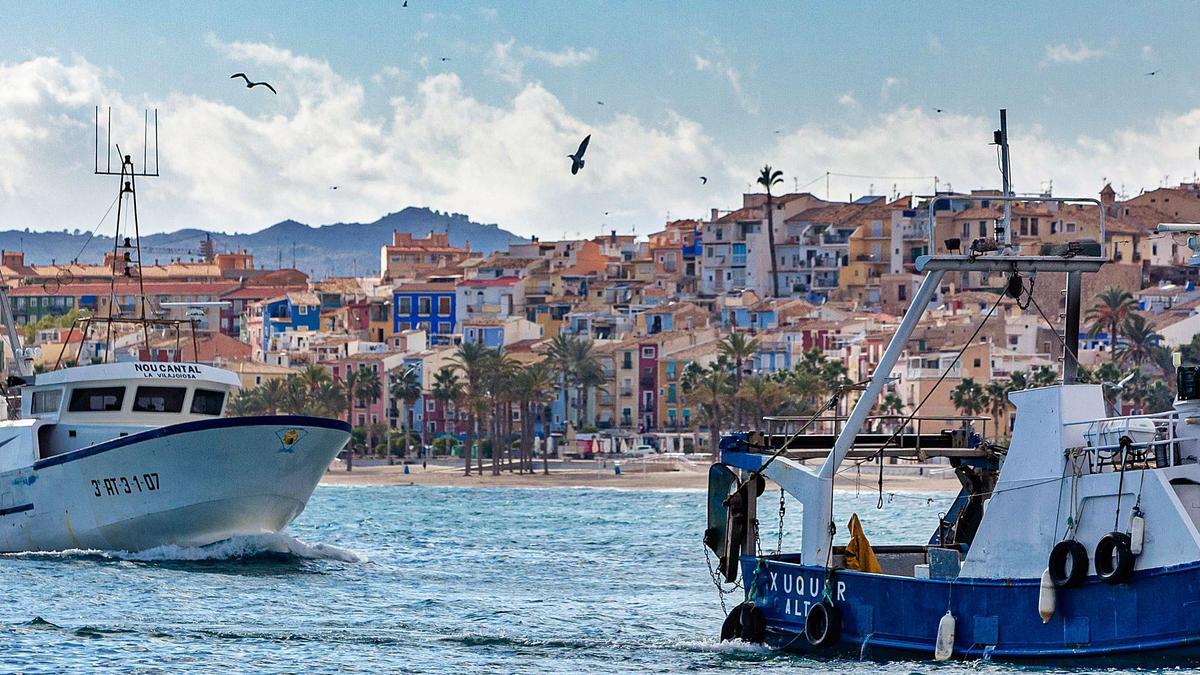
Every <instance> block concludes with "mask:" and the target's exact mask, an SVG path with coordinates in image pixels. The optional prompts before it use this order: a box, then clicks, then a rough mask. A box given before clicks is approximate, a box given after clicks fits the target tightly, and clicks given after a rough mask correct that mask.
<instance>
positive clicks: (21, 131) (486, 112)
mask: <svg viewBox="0 0 1200 675" xmlns="http://www.w3.org/2000/svg"><path fill="white" fill-rule="evenodd" d="M212 44H213V46H214V48H215V49H217V50H219V51H220V53H222V54H224V55H226V56H228V57H229V58H230V59H231V60H232V61H235V62H236V63H237V64H238V65H237V67H238V68H239V69H244V70H246V71H247V73H249V74H252V75H253V76H254V77H256V78H262V79H267V80H269V81H271V82H272V83H273V84H274V85H275V86H276V88H277V89H278V90H279V95H278V96H271V95H270V94H269V92H263V90H261V89H256V90H253V91H250V90H247V89H245V87H243V86H241V85H239V84H238V83H229V90H228V93H227V94H223V95H222V99H221V100H218V99H212V98H206V97H204V96H200V95H195V94H190V93H186V92H173V93H169V94H165V95H161V96H148V95H145V94H143V93H141V92H136V91H127V90H124V89H123V87H125V86H126V85H125V81H124V80H123V79H122V78H121V73H120V72H109V71H106V70H105V69H103V68H100V67H98V66H96V65H94V64H90V63H88V62H86V61H83V60H80V59H76V60H63V59H60V58H44V57H43V58H31V59H28V60H26V61H22V62H15V63H3V64H0V118H2V119H4V120H5V123H4V124H3V125H0V155H2V156H3V157H4V158H5V161H4V162H2V163H0V228H4V229H8V228H24V227H27V226H28V227H33V228H36V229H62V228H63V227H69V228H72V229H73V228H76V227H78V228H82V229H89V228H91V226H92V225H93V224H94V223H95V222H96V219H97V218H98V217H99V216H100V214H101V213H103V211H104V209H105V208H106V207H107V205H108V204H109V202H111V201H112V198H113V196H114V194H115V188H116V185H115V182H116V181H115V180H113V179H104V178H96V177H94V176H92V175H91V169H92V166H91V163H92V158H91V156H90V154H91V153H90V152H89V151H88V150H87V148H88V146H89V145H90V144H91V143H92V133H93V130H92V115H93V105H95V104H96V103H97V102H101V103H105V104H111V105H112V106H113V116H114V123H115V127H116V128H115V130H114V140H116V141H118V142H120V143H121V145H122V150H124V151H126V152H130V153H131V154H134V155H135V157H136V156H138V155H139V154H140V144H141V124H140V122H141V115H142V109H143V107H146V106H150V107H157V108H158V109H159V117H160V120H161V125H162V126H161V131H160V140H161V142H162V152H161V159H162V171H163V176H162V177H161V178H156V179H151V180H147V181H143V182H140V183H139V186H140V187H141V188H142V195H140V199H139V208H140V211H141V213H140V215H141V222H142V224H143V227H144V228H145V229H146V231H161V230H170V229H178V228H181V227H201V228H210V229H215V230H222V231H249V230H257V229H260V228H262V227H264V226H266V225H269V224H271V223H274V222H277V221H279V220H282V219H284V218H295V219H297V220H300V221H302V222H307V223H312V224H318V223H328V222H338V221H369V220H374V219H376V218H378V217H379V216H380V215H382V214H384V213H388V212H391V211H396V210H398V209H400V208H403V207H405V206H409V205H427V206H430V207H432V208H436V209H440V210H448V211H455V212H465V213H469V214H471V216H472V217H474V218H475V219H476V220H480V221H484V222H497V223H499V224H500V225H501V226H503V227H506V228H510V229H514V230H516V231H518V232H520V233H522V234H533V233H539V234H543V235H545V236H547V237H553V236H559V235H562V234H563V233H568V232H575V231H584V232H589V231H596V230H598V228H599V225H600V223H602V222H606V221H607V222H608V223H609V224H610V227H618V228H619V229H621V231H626V232H627V231H629V230H628V227H629V226H632V225H634V224H636V225H637V227H638V231H639V232H646V231H647V228H654V227H657V226H658V225H659V224H660V223H661V222H662V219H663V216H664V214H665V213H666V212H667V211H670V212H671V214H672V215H673V216H676V217H680V216H683V217H687V216H693V217H695V216H703V215H704V214H705V213H707V209H708V208H710V207H722V208H728V207H730V206H735V205H736V204H737V203H738V200H739V197H738V195H739V194H740V191H741V190H742V189H743V188H744V187H745V184H746V182H748V181H751V180H753V176H754V175H755V173H756V170H757V168H758V167H759V166H761V165H762V163H763V161H764V160H765V159H766V160H769V161H770V163H771V164H772V165H773V166H777V167H778V168H780V169H782V170H783V171H784V172H785V174H787V176H786V179H785V180H786V181H787V184H791V180H792V179H793V178H799V179H800V180H801V181H802V182H803V181H806V180H809V179H811V178H814V177H816V176H817V175H818V174H819V173H822V172H824V171H826V170H831V171H834V172H839V173H849V174H864V175H880V176H931V175H935V174H936V175H937V176H939V178H940V181H941V185H942V186H943V187H944V186H945V185H946V183H952V184H953V186H954V187H955V188H957V189H962V190H966V189H970V188H973V187H990V188H995V187H996V186H997V185H998V183H999V176H998V174H997V172H996V169H995V154H994V148H992V147H991V146H989V145H988V143H989V141H990V140H991V132H992V129H993V128H994V124H995V122H994V120H992V119H991V118H990V117H987V118H985V117H981V116H971V115H960V114H948V113H943V114H940V115H938V114H934V113H932V112H931V111H925V110H923V109H917V108H907V107H900V108H898V109H894V110H892V111H891V112H887V113H882V114H869V115H867V116H865V117H859V116H857V115H856V116H855V122H854V124H853V125H851V124H843V123H839V122H828V121H823V122H820V123H816V122H814V123H810V124H807V125H803V126H801V127H799V128H798V129H795V130H794V131H790V132H789V133H786V134H781V135H778V136H774V135H772V141H771V142H772V145H771V146H770V147H765V148H764V147H749V148H742V147H740V146H737V147H724V146H723V145H722V144H721V143H720V142H719V141H718V139H714V138H712V137H711V136H710V135H709V134H708V133H707V132H706V131H705V129H704V128H702V127H701V126H700V125H699V124H698V123H697V122H695V121H693V120H690V119H687V118H685V117H682V116H679V115H677V114H674V113H672V112H669V111H668V112H665V113H664V114H663V115H662V116H661V117H660V118H655V119H652V120H643V119H638V118H636V117H633V116H630V115H627V114H616V115H614V116H613V117H611V118H608V117H605V118H604V122H603V123H602V124H592V123H590V122H587V121H585V120H584V119H581V118H580V117H578V116H576V115H574V114H572V113H571V112H570V111H569V110H567V109H566V108H565V107H564V105H563V103H562V102H561V101H560V100H559V99H558V98H557V97H556V96H555V95H554V93H553V92H551V91H549V90H547V89H546V88H545V87H544V86H542V85H540V84H537V83H526V84H523V85H522V86H520V87H519V88H518V89H517V90H516V91H515V92H514V93H513V94H512V95H511V97H510V98H507V99H503V100H500V101H491V100H489V101H486V102H485V101H483V100H480V99H479V98H476V97H475V96H474V95H473V94H472V93H471V92H470V91H469V90H467V88H466V87H465V85H464V83H463V82H462V80H460V79H459V77H458V76H456V75H454V74H449V73H434V74H427V75H420V74H417V75H412V74H410V75H409V76H408V78H407V79H405V80H404V81H403V83H401V84H398V85H397V86H395V87H393V89H394V90H395V91H397V92H401V93H400V94H399V95H396V96H395V97H393V98H391V99H388V100H383V101H381V100H378V99H377V98H372V97H379V96H380V95H381V94H380V92H379V90H378V89H377V88H376V87H364V86H363V85H362V84H360V83H359V82H358V81H356V80H354V79H351V78H347V77H345V76H344V75H342V74H340V73H338V72H336V71H335V70H334V69H333V68H332V67H331V66H330V65H329V64H328V63H325V62H324V61H321V60H318V59H313V58H310V57H307V56H304V55H301V54H296V53H293V52H291V51H289V50H286V49H281V48H278V47H273V46H269V45H261V44H251V43H222V42H220V41H217V40H215V39H214V40H213V41H212ZM702 58H703V59H705V60H706V61H707V62H709V63H710V65H709V66H707V67H709V68H712V67H714V66H713V65H711V64H712V63H715V62H716V61H715V59H709V58H708V57H707V56H705V57H702ZM381 72H382V71H381ZM418 73H419V71H418ZM848 93H849V92H848ZM849 95H850V96H851V97H853V94H852V93H849ZM831 104H832V102H831ZM381 109H382V110H383V113H382V114H381V113H380V110H381ZM589 133H590V134H592V143H591V146H590V147H589V149H588V163H587V167H586V168H585V169H584V170H583V171H582V172H581V173H580V174H579V175H578V176H572V175H571V174H570V171H569V170H568V160H567V158H566V155H567V154H568V153H569V152H571V151H572V150H574V148H575V146H576V145H577V144H578V142H579V139H581V138H582V137H583V136H584V135H586V134H589ZM1197 137H1200V108H1197V109H1196V110H1192V111H1187V112H1184V113H1180V114H1163V115H1161V116H1160V117H1158V118H1156V119H1152V120H1149V121H1147V122H1146V123H1144V124H1139V125H1138V126H1137V127H1133V128H1125V129H1118V130H1114V131H1113V132H1111V133H1108V134H1105V135H1103V136H1098V137H1091V136H1078V137H1075V138H1066V139H1063V138H1057V137H1052V136H1050V135H1048V134H1047V132H1046V131H1045V130H1043V129H1040V128H1038V127H1036V126H1033V127H1031V126H1028V125H1027V124H1022V121H1021V120H1014V124H1013V128H1012V147H1013V167H1014V182H1015V187H1016V189H1017V190H1019V191H1025V190H1036V189H1038V188H1039V187H1040V185H1041V183H1042V181H1044V180H1047V179H1054V182H1055V188H1056V191H1057V192H1058V193H1059V194H1084V195H1088V194H1095V193H1096V192H1097V190H1098V189H1099V188H1100V186H1101V185H1102V181H1101V179H1102V178H1104V177H1108V179H1109V180H1111V181H1112V182H1113V185H1114V186H1117V185H1121V184H1124V185H1125V186H1126V190H1128V191H1129V192H1131V193H1133V194H1136V193H1137V189H1138V188H1139V187H1142V186H1145V187H1152V186H1156V185H1158V184H1159V182H1160V180H1161V178H1162V176H1163V175H1172V176H1182V175H1191V171H1192V168H1193V167H1194V164H1195V156H1194V154H1193V153H1194V152H1195V148H1194V146H1188V145H1186V144H1181V143H1179V139H1180V138H1197ZM663 167H669V170H663ZM697 176H707V177H708V178H709V182H708V185H707V186H701V185H700V183H699V181H698V180H697V179H696V177H697ZM872 182H873V183H874V191H875V192H876V193H887V192H889V191H890V189H891V185H892V183H897V184H898V187H899V188H900V189H901V190H902V191H909V190H912V191H916V192H925V191H928V190H929V189H931V188H932V187H933V186H932V184H931V181H927V180H926V181H898V180H894V179H850V178H841V177H833V178H832V180H831V196H833V197H835V198H843V199H844V198H845V197H846V196H847V194H848V193H850V192H853V193H855V194H856V195H861V194H864V193H866V192H867V189H868V186H869V184H870V183H872ZM329 185H339V186H340V188H341V189H339V190H338V191H337V192H331V191H330V190H329V189H328V186H329ZM817 191H818V192H821V188H820V187H818V188H817ZM64 194H67V195H71V199H63V197H62V195H64ZM605 211H609V212H610V213H611V214H624V215H622V216H621V218H620V220H619V221H617V220H615V216H610V218H609V219H605V218H604V216H603V213H604V212H605Z"/></svg>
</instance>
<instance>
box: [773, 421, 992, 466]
mask: <svg viewBox="0 0 1200 675" xmlns="http://www.w3.org/2000/svg"><path fill="white" fill-rule="evenodd" d="M846 419H847V418H846V417H844V416H840V415H822V416H821V417H817V418H815V419H812V418H810V417H803V416H778V415H777V416H769V417H764V418H763V421H764V422H766V428H765V430H764V431H763V432H762V433H761V435H759V434H757V433H756V434H754V436H755V438H754V439H751V445H752V446H756V447H759V448H763V449H764V450H765V449H772V450H778V449H779V448H783V447H784V446H785V444H787V448H788V450H787V456H788V457H790V458H792V459H797V460H801V461H802V460H807V459H821V458H824V457H826V456H827V455H828V454H829V452H830V451H831V450H832V449H833V447H834V445H835V443H836V442H837V439H838V436H839V434H841V433H842V429H843V426H844V424H845V422H846ZM989 422H991V418H989V417H986V416H981V415H955V416H943V415H928V416H919V417H918V416H913V417H909V416H907V415H873V416H871V417H869V418H868V420H867V423H866V424H865V425H864V428H863V430H862V431H860V432H859V433H858V434H857V435H856V437H855V439H854V444H853V447H852V448H851V450H850V452H849V454H848V455H847V457H848V458H849V459H860V460H861V459H868V458H874V459H878V458H880V457H887V458H890V459H915V460H917V461H924V460H927V459H928V458H930V457H976V456H984V455H990V454H992V453H994V449H993V448H991V447H990V446H987V447H985V444H984V443H983V439H984V438H986V429H987V424H988V423H989ZM806 424H807V426H805V425H806ZM801 428H803V429H804V431H803V433H799V434H797V432H799V431H800V429H801Z"/></svg>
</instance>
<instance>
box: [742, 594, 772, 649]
mask: <svg viewBox="0 0 1200 675" xmlns="http://www.w3.org/2000/svg"><path fill="white" fill-rule="evenodd" d="M741 638H742V642H748V643H750V644H753V645H759V644H762V643H763V640H765V639H767V617H766V615H764V614H763V611H762V610H761V609H759V608H758V607H757V606H756V605H755V604H754V603H753V602H745V603H742V630H741Z"/></svg>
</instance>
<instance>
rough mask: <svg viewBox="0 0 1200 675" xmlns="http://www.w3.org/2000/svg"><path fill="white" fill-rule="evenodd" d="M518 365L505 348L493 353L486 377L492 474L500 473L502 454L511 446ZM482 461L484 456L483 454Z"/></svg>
mask: <svg viewBox="0 0 1200 675" xmlns="http://www.w3.org/2000/svg"><path fill="white" fill-rule="evenodd" d="M517 368H518V365H517V363H516V361H513V360H512V357H510V356H509V355H508V354H506V353H505V352H504V351H503V350H497V351H493V352H492V353H491V358H490V363H489V364H488V369H487V372H486V374H485V377H484V386H485V388H486V389H487V391H488V394H489V398H490V399H491V410H490V411H489V412H490V417H491V424H490V428H491V433H490V434H489V435H490V436H491V439H492V475H493V476H498V475H500V460H501V454H503V451H504V449H505V448H508V447H509V440H510V434H509V433H508V432H509V428H510V427H511V426H512V402H513V399H514V398H515V397H514V395H513V394H514V391H513V390H514V385H513V379H514V376H515V374H516V371H517ZM480 459H481V461H482V456H481V458H480Z"/></svg>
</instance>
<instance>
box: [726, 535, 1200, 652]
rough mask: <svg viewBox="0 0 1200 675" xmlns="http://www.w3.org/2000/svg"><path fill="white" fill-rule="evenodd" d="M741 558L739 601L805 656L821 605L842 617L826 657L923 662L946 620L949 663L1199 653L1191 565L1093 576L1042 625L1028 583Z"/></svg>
mask: <svg viewBox="0 0 1200 675" xmlns="http://www.w3.org/2000/svg"><path fill="white" fill-rule="evenodd" d="M787 558H788V556H786V555H784V556H775V557H771V558H766V559H764V560H763V562H762V564H761V565H760V564H759V559H757V558H754V557H752V556H746V557H743V558H742V560H741V563H742V575H743V577H742V578H743V579H744V580H746V588H747V599H749V600H753V601H754V602H755V604H756V605H757V606H758V607H760V608H761V609H762V611H763V613H764V615H765V617H766V622H767V642H768V644H769V645H771V646H772V647H775V648H777V649H786V650H789V651H798V652H811V651H813V649H814V648H813V647H812V646H810V645H809V643H808V641H807V640H806V639H805V637H804V619H805V617H806V616H807V612H808V608H809V607H810V606H811V605H812V604H813V603H816V602H819V601H820V600H821V598H822V597H823V596H824V594H825V587H826V584H827V583H828V586H829V596H830V597H831V598H832V599H833V600H834V602H835V603H836V604H837V606H838V608H839V609H840V610H841V615H842V631H841V639H840V641H839V643H838V645H837V646H836V647H834V648H833V651H837V652H841V653H851V654H853V655H855V656H869V657H873V658H885V657H887V656H891V655H898V656H907V657H914V656H915V657H919V658H930V657H932V655H933V650H934V642H935V640H936V637H937V628H938V622H939V621H940V620H941V618H942V616H943V615H945V613H946V611H947V610H950V612H951V613H952V614H953V615H954V617H955V620H956V630H955V640H954V655H955V656H956V657H959V658H980V657H985V656H986V657H988V658H993V659H1004V660H1038V659H1053V660H1064V659H1076V658H1088V657H1114V658H1116V657H1122V656H1130V657H1132V656H1135V655H1136V656H1137V657H1138V658H1139V659H1140V658H1143V657H1145V656H1148V655H1152V654H1153V655H1159V656H1165V657H1171V658H1187V657H1195V656H1196V655H1197V654H1200V563H1195V564H1188V565H1181V566H1177V567H1171V568H1163V569H1155V570H1141V571H1138V572H1135V574H1134V576H1133V578H1132V579H1131V580H1130V581H1129V582H1128V583H1124V584H1116V585H1112V584H1107V583H1104V582H1103V581H1100V580H1099V579H1097V578H1095V577H1091V578H1089V579H1088V580H1087V583H1086V584H1084V585H1083V586H1081V587H1079V588H1072V589H1060V590H1058V591H1057V607H1056V611H1055V613H1054V615H1053V616H1052V617H1051V618H1050V620H1049V622H1047V623H1043V622H1042V619H1041V617H1040V616H1039V614H1038V591H1039V587H1038V582H1039V580H1037V579H1010V580H990V579H957V580H954V581H947V580H940V579H916V578H909V577H899V576H887V575H880V574H865V573H862V572H854V571H848V570H835V571H833V572H832V574H828V575H827V571H826V569H825V568H824V567H813V566H806V565H800V564H798V563H795V562H789V561H788V560H787Z"/></svg>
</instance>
